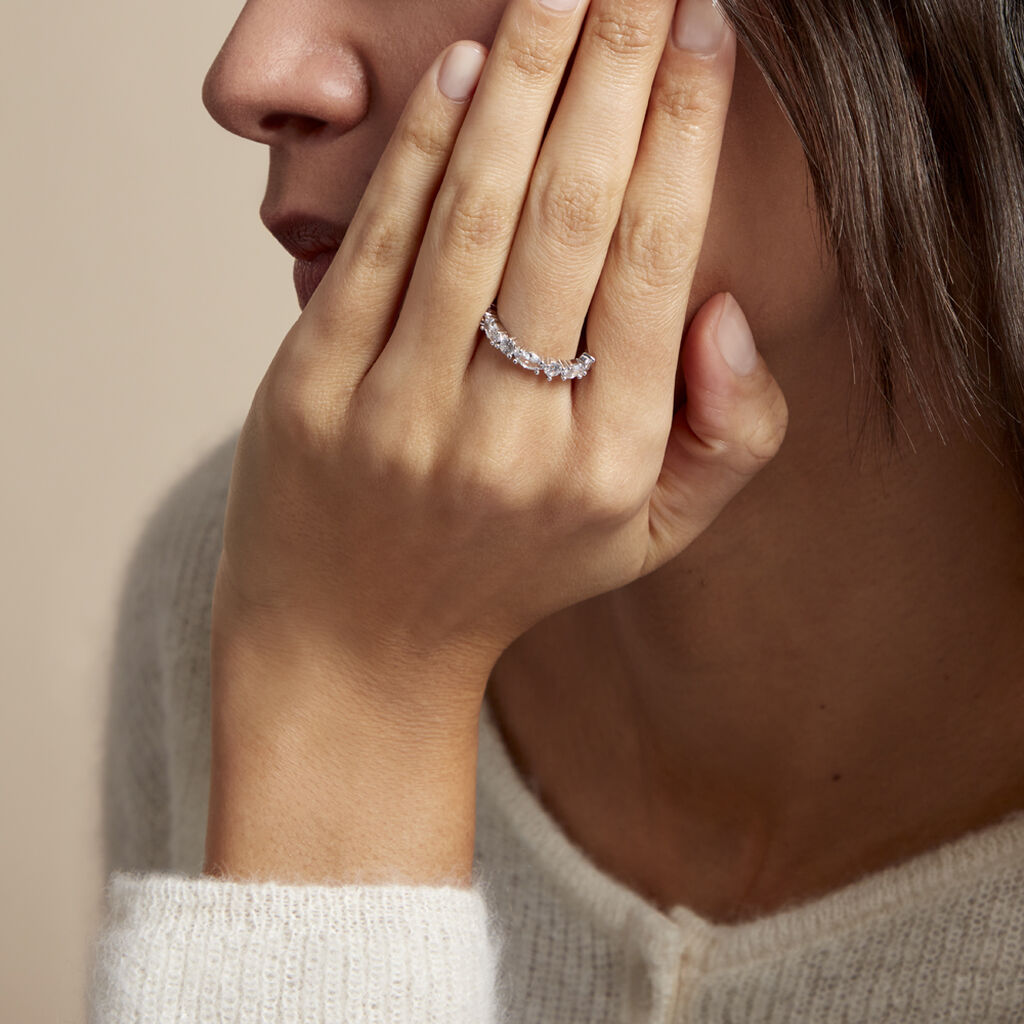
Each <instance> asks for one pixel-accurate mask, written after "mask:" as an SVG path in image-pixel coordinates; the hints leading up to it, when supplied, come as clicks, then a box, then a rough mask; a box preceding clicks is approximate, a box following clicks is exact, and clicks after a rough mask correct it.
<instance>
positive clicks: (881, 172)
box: [719, 0, 1024, 494]
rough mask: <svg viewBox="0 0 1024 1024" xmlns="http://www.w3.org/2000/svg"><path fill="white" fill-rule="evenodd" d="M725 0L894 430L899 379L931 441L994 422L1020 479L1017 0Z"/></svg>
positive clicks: (1022, 314)
mask: <svg viewBox="0 0 1024 1024" xmlns="http://www.w3.org/2000/svg"><path fill="white" fill-rule="evenodd" d="M719 2H720V6H721V7H722V9H723V11H724V12H725V14H726V17H727V18H728V19H729V21H730V23H731V24H732V25H733V27H734V29H735V31H736V36H737V39H738V40H739V41H740V42H741V43H742V44H743V45H744V46H745V47H746V49H747V50H748V51H749V53H750V56H751V57H752V59H753V60H754V62H755V63H756V64H757V65H758V67H759V68H760V69H761V72H762V73H763V75H764V76H765V79H766V80H767V83H768V85H769V87H770V88H771V89H772V91H773V92H774V94H775V96H776V99H777V100H778V102H779V103H780V105H781V107H782V109H783V110H784V111H785V113H786V116H787V117H788V119H789V121H790V123H791V124H792V126H793V129H794V131H795V132H796V134H797V135H798V137H799V138H800V140H801V142H802V144H803V147H804V151H805V154H806V156H807V161H808V164H809V168H810V174H811V177H812V180H813V183H814V190H815V196H816V199H817V202H818V206H819V210H820V214H821V219H822V230H823V231H824V233H825V235H826V238H825V241H826V242H827V244H828V245H829V247H830V248H831V250H832V251H833V252H834V253H835V254H836V260H837V267H838V270H839V274H840V277H841V282H842V291H843V299H844V307H845V312H846V316H847V321H848V323H849V325H850V329H851V339H852V343H853V348H854V352H855V354H856V355H857V358H858V360H859V361H863V363H864V365H865V367H866V368H867V370H868V377H869V379H871V380H873V381H874V384H875V387H874V388H873V389H872V391H873V393H874V394H875V396H876V397H879V398H881V399H882V402H883V410H882V411H883V413H884V415H883V416H882V417H880V418H879V421H880V422H882V423H884V424H885V426H886V432H887V434H888V437H889V439H890V440H892V441H893V442H895V441H897V440H898V435H899V425H898V419H897V415H896V405H895V399H896V398H897V396H898V389H900V388H906V389H907V390H908V392H909V393H910V394H912V395H914V396H916V397H917V399H918V401H919V403H920V406H921V409H922V411H923V412H924V415H925V417H926V422H927V423H928V424H929V426H930V427H931V428H932V429H934V430H937V431H938V432H939V433H940V434H941V435H942V436H945V430H946V427H947V426H948V425H949V424H950V423H951V422H959V423H961V424H964V425H970V424H976V423H980V422H983V421H986V422H991V423H995V424H996V425H997V426H998V427H999V428H1001V430H1002V433H1003V435H1004V437H1005V442H1006V443H1005V456H1004V461H1008V462H1009V463H1011V465H1012V466H1013V468H1015V469H1016V472H1017V481H1018V486H1020V485H1021V484H1024V0H719ZM868 407H869V408H870V407H871V406H870V405H869V406H868ZM876 410H877V407H876ZM951 413H952V418H951V416H950V414H951ZM1021 493H1022V494H1024V490H1022V492H1021Z"/></svg>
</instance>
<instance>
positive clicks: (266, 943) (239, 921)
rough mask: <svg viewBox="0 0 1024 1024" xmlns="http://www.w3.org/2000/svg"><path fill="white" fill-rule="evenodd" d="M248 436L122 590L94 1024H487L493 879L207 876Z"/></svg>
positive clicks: (152, 529)
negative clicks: (219, 700) (216, 595)
mask: <svg viewBox="0 0 1024 1024" xmlns="http://www.w3.org/2000/svg"><path fill="white" fill-rule="evenodd" d="M236 440H237V434H235V435H233V436H232V438H230V439H228V441H227V442H225V443H223V444H221V445H220V446H218V448H217V449H216V450H215V451H214V452H213V453H212V454H211V455H210V456H209V457H208V458H207V459H205V460H204V461H203V462H202V463H201V464H200V465H199V466H198V467H197V468H196V469H194V470H193V471H192V472H191V473H190V474H188V475H187V476H186V477H185V478H184V479H183V480H181V481H179V482H178V483H177V484H176V485H175V487H174V488H172V490H171V491H170V492H169V493H168V495H167V496H166V497H165V498H164V499H163V500H162V501H161V502H160V504H159V506H158V508H157V509H156V511H155V513H154V515H153V516H152V517H151V518H150V520H149V522H148V523H147V524H146V527H145V529H144V530H143V531H142V534H141V536H140V538H139V541H138V542H137V544H136V547H135V550H134V552H133V554H132V557H131V559H130V561H129V566H128V570H127V573H126V575H125V578H124V582H123V585H122V596H121V603H120V605H119V609H118V618H117V628H116V633H115V637H114V645H113V651H112V657H111V661H110V680H109V681H110V688H109V698H108V703H107V719H106V728H105V747H104V764H103V794H102V796H103V799H102V804H103V838H104V864H105V869H106V877H107V884H106V888H105V892H104V896H105V900H104V908H103V916H102V919H101V922H100V927H99V932H98V934H97V936H96V937H95V939H94V942H93V947H92V950H91V953H92V956H91V974H90V984H89V995H88V1006H89V1021H90V1024H128V1022H145V1024H165V1022H166V1024H170V1022H172V1021H173V1022H174V1024H206V1022H212V1021H217V1022H218V1024H249V1022H253V1024H255V1022H257V1021H258V1022H259V1024H276V1022H279V1021H280V1022H289V1024H291V1022H293V1021H294V1022H298V1021H301V1022H303V1024H320V1022H324V1024H327V1022H331V1024H363V1022H366V1024H370V1022H373V1024H382V1022H385V1021H388V1022H394V1024H399V1022H409V1024H420V1022H423V1024H426V1022H435V1021H436V1022H441V1021H443V1022H445V1024H462V1022H465V1024H470V1022H472V1024H490V1022H492V1021H495V1020H497V1019H498V1010H497V999H496V994H495V979H496V974H497V958H498V942H499V940H498V930H497V929H496V928H492V927H491V922H490V920H489V912H488V906H487V902H486V900H485V898H484V891H483V888H482V885H483V883H482V880H480V879H477V880H476V881H475V883H474V885H473V886H472V887H471V888H460V887H454V886H417V885H406V884H390V885H337V886H328V885H298V884H283V883H279V882H273V881H260V882H250V881H238V880H230V879H223V878H214V877H211V876H206V875H202V874H201V865H202V855H203V845H204V841H205V820H206V809H207V806H208V803H207V802H208V789H209V697H208V695H209V647H208V642H209V608H210V602H211V600H212V586H213V579H214V577H215V575H216V563H217V560H218V558H219V554H220V543H221V537H222V528H223V514H224V508H225V503H226V497H227V485H228V481H229V479H230V470H231V460H232V458H233V452H234V444H235V441H236Z"/></svg>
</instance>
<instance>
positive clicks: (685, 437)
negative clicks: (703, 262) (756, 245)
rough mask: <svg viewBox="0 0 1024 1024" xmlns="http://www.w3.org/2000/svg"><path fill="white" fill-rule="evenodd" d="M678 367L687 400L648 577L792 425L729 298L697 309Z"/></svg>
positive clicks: (653, 506) (667, 469) (658, 503)
mask: <svg viewBox="0 0 1024 1024" xmlns="http://www.w3.org/2000/svg"><path fill="white" fill-rule="evenodd" d="M680 361H681V365H682V370H683V378H684V380H685V381H686V401H685V402H684V403H683V405H682V406H680V408H679V409H678V411H677V412H676V414H675V416H674V418H673V421H672V431H671V433H670V434H669V439H668V445H667V447H666V449H665V460H664V462H663V464H662V468H661V474H660V476H659V477H658V483H657V485H656V486H655V488H654V491H653V492H652V494H651V503H650V537H651V542H650V543H651V547H650V551H649V553H648V559H647V564H646V565H645V567H644V572H645V573H646V572H653V571H654V570H655V569H657V568H659V567H660V566H661V565H663V564H664V563H665V562H667V561H668V560H669V559H671V558H674V557H675V556H676V555H678V554H679V552H680V551H682V550H683V549H684V548H685V547H686V546H687V545H688V544H690V542H691V541H693V539H694V538H695V537H697V535H698V534H700V533H701V532H702V531H703V530H705V529H706V528H707V527H708V526H709V525H710V524H711V523H712V522H713V521H714V519H715V518H716V517H717V516H718V514H719V513H720V512H721V511H722V509H723V508H725V506H726V505H727V504H728V503H729V501H730V500H731V499H732V498H733V497H735V496H736V494H738V493H739V492H740V491H741V490H742V489H743V487H744V486H745V485H746V484H747V483H749V481H750V480H751V479H752V478H753V477H754V476H755V475H756V474H757V473H758V471H759V470H761V469H762V468H763V467H764V466H766V465H767V464H768V463H769V462H770V461H771V460H772V459H773V458H774V457H775V454H776V453H777V452H778V450H779V447H780V445H781V444H782V439H783V437H784V436H785V433H786V426H787V423H788V420H789V415H788V411H787V408H786V399H785V398H784V396H783V394H782V389H781V388H780V387H779V385H778V383H777V382H776V380H775V378H774V377H773V376H772V375H771V372H770V371H769V370H768V367H767V365H766V364H765V361H764V360H763V359H762V358H761V356H760V355H759V354H758V352H757V348H756V346H755V344H754V337H753V334H752V333H751V330H750V325H749V324H748V323H747V318H746V317H745V316H744V315H743V310H742V309H740V307H739V304H738V303H737V302H736V300H735V299H734V298H733V297H732V295H730V294H729V292H719V293H718V294H717V295H715V296H714V297H712V298H711V299H709V300H708V301H707V302H706V303H704V305H703V306H701V308H700V309H699V310H698V311H697V313H696V315H695V316H694V318H693V321H692V322H691V324H690V329H689V331H687V334H686V337H685V338H684V339H683V347H682V353H681V356H680Z"/></svg>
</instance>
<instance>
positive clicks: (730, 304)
mask: <svg viewBox="0 0 1024 1024" xmlns="http://www.w3.org/2000/svg"><path fill="white" fill-rule="evenodd" d="M715 342H716V343H717V345H718V351H719V352H721V353H722V358H723V359H724V360H725V361H726V363H728V364H729V369H730V370H732V372H733V373H735V374H736V376H737V377H749V376H750V374H752V373H753V372H754V370H756V369H757V346H756V345H755V344H754V336H753V334H751V333H750V325H749V324H748V323H747V318H746V317H745V316H744V315H743V310H742V309H740V305H739V303H738V302H737V301H736V300H735V299H734V298H733V297H732V295H731V294H730V293H729V292H726V293H725V308H724V309H723V310H722V315H721V317H719V320H718V328H717V329H716V331H715Z"/></svg>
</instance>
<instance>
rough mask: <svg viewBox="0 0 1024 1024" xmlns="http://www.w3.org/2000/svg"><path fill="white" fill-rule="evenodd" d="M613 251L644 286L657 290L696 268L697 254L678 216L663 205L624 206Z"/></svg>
mask: <svg viewBox="0 0 1024 1024" xmlns="http://www.w3.org/2000/svg"><path fill="white" fill-rule="evenodd" d="M612 254H613V255H614V257H615V258H616V259H617V260H618V261H620V262H622V263H623V264H624V265H625V266H627V267H628V268H629V270H630V273H631V275H632V279H633V280H634V281H635V282H637V284H638V285H639V286H640V287H641V288H642V289H644V290H649V291H656V290H658V289H661V288H664V286H665V284H666V282H671V281H676V280H679V279H681V277H683V276H684V275H686V274H688V273H689V271H690V270H692V269H694V265H695V263H696V254H695V253H694V251H693V246H692V245H691V244H690V242H689V240H688V239H687V237H686V233H685V231H684V228H683V225H681V224H680V223H679V220H678V218H676V217H674V216H673V215H672V214H671V213H670V212H668V211H667V210H665V209H664V208H662V207H658V206H651V205H644V204H638V205H636V206H631V207H630V208H628V209H626V208H624V209H623V211H622V215H621V216H620V218H619V224H618V227H617V229H616V232H615V237H614V238H613V239H612Z"/></svg>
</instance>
